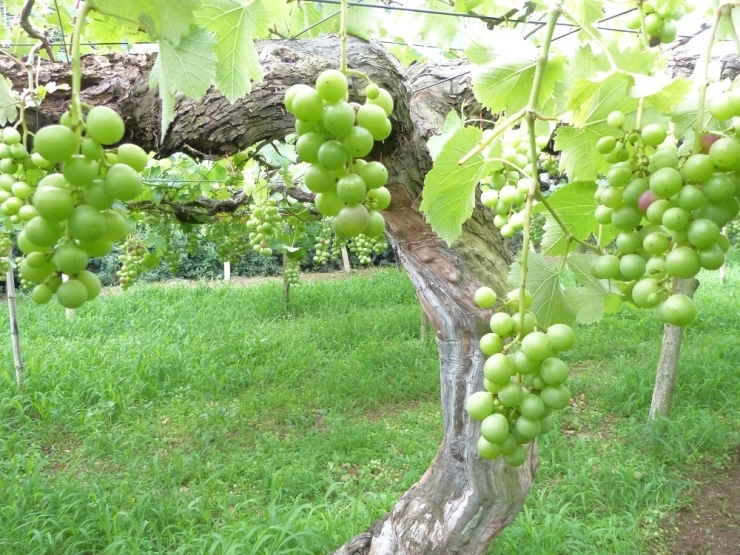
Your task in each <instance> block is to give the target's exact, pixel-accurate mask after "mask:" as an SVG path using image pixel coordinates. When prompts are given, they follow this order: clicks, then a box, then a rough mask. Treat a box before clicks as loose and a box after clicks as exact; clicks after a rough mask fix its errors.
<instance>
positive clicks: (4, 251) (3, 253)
mask: <svg viewBox="0 0 740 555" xmlns="http://www.w3.org/2000/svg"><path fill="white" fill-rule="evenodd" d="M12 247H13V241H11V239H10V236H9V235H7V234H5V233H2V234H0V281H3V280H4V279H5V276H6V274H7V273H8V271H9V270H10V260H9V259H8V256H9V255H10V249H11V248H12Z"/></svg>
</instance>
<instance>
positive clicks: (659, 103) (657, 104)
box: [646, 75, 692, 114]
mask: <svg viewBox="0 0 740 555" xmlns="http://www.w3.org/2000/svg"><path fill="white" fill-rule="evenodd" d="M691 86H692V83H691V80H690V79H688V78H687V77H684V76H683V75H681V76H679V77H676V78H674V79H671V82H670V83H669V84H667V85H666V86H665V87H663V89H662V90H661V91H660V92H658V93H656V94H653V95H651V96H648V97H647V98H646V100H647V101H648V102H649V103H650V105H651V106H652V107H653V108H655V109H656V110H658V111H659V112H663V113H666V114H670V113H672V112H673V111H674V110H675V109H676V108H677V107H678V106H679V105H680V104H681V103H682V102H684V101H685V100H686V98H687V96H688V94H689V91H690V90H691Z"/></svg>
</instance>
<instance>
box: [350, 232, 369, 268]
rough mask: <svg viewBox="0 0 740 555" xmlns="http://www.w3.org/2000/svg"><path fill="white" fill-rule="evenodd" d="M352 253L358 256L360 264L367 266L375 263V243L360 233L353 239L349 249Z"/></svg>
mask: <svg viewBox="0 0 740 555" xmlns="http://www.w3.org/2000/svg"><path fill="white" fill-rule="evenodd" d="M347 248H348V249H349V251H350V252H351V253H354V255H355V256H357V259H358V260H359V261H360V264H362V265H363V266H367V265H369V264H372V262H373V243H372V242H371V240H370V238H369V237H366V236H365V235H364V234H362V233H360V234H359V235H358V236H356V237H352V239H350V241H349V245H348V247H347Z"/></svg>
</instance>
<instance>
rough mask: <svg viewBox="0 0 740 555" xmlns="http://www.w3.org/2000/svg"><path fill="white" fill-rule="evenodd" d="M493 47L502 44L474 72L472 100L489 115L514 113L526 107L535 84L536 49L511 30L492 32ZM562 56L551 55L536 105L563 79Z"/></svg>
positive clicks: (550, 94) (541, 102)
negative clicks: (493, 35) (490, 57)
mask: <svg viewBox="0 0 740 555" xmlns="http://www.w3.org/2000/svg"><path fill="white" fill-rule="evenodd" d="M495 34H496V40H495V41H493V42H495V44H502V45H505V46H502V49H500V50H499V51H498V53H497V55H496V57H495V58H493V60H492V61H490V62H489V63H488V64H486V65H485V66H481V67H479V68H477V69H476V70H474V71H473V93H474V94H475V98H476V99H477V100H478V101H479V102H480V103H481V104H483V105H484V106H485V107H486V108H488V109H489V110H490V111H491V112H496V113H497V112H503V111H507V112H509V113H511V112H516V111H517V110H520V109H521V108H523V107H524V106H526V105H527V102H528V101H529V91H530V90H531V88H532V86H533V84H534V73H535V68H536V65H537V49H536V48H535V46H534V45H533V44H532V43H531V42H529V41H527V40H525V39H523V38H522V37H521V35H520V34H519V33H517V32H514V31H513V30H511V29H500V30H497V31H496V32H495ZM565 61H566V60H565V57H564V56H552V57H550V58H549V59H548V62H547V67H546V68H545V72H544V76H543V80H542V86H541V88H540V94H539V98H538V106H539V105H542V104H543V103H544V102H545V101H546V100H548V99H550V98H551V96H552V93H553V91H554V90H555V84H556V82H557V81H559V80H560V79H561V78H562V75H563V65H564V63H565Z"/></svg>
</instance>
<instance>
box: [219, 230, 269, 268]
mask: <svg viewBox="0 0 740 555" xmlns="http://www.w3.org/2000/svg"><path fill="white" fill-rule="evenodd" d="M262 229H264V226H263V228H262ZM206 238H207V239H208V240H209V241H213V242H214V243H216V254H217V255H218V260H219V262H220V263H221V264H223V263H224V262H229V261H231V260H239V258H241V257H242V255H244V254H246V253H247V251H248V250H249V247H250V244H249V243H248V242H247V241H246V237H245V232H244V228H243V226H241V225H235V224H234V223H232V222H230V221H224V222H220V223H218V224H214V225H212V226H210V227H209V229H208V233H207V235H206Z"/></svg>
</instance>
